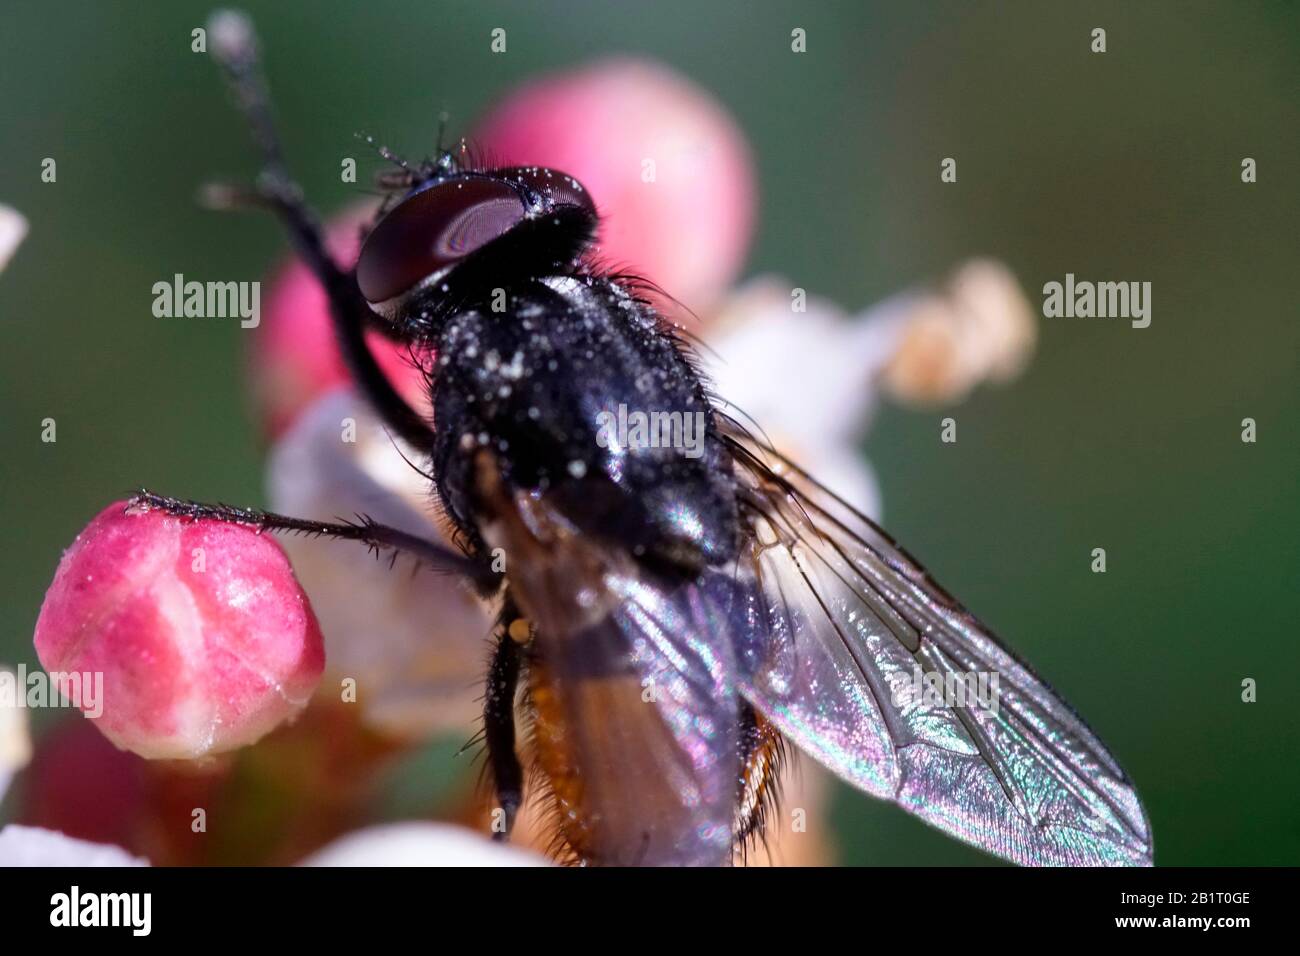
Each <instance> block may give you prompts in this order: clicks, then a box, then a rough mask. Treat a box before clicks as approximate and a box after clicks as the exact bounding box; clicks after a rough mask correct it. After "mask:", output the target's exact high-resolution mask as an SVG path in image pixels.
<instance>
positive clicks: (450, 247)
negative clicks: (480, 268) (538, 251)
mask: <svg viewBox="0 0 1300 956" xmlns="http://www.w3.org/2000/svg"><path fill="white" fill-rule="evenodd" d="M527 214H528V211H527V209H526V208H525V207H524V204H523V201H522V199H521V198H520V195H519V190H518V189H517V188H516V187H515V186H512V185H510V184H509V183H508V182H505V181H503V180H499V179H489V178H487V177H482V176H475V177H463V178H462V177H456V178H453V179H445V180H442V181H440V182H438V183H435V184H434V185H432V186H429V187H427V188H425V189H421V190H419V191H417V192H415V193H412V194H411V195H410V196H408V197H407V198H406V199H404V200H402V202H401V203H399V204H398V205H397V206H396V208H394V209H393V210H392V211H391V212H390V213H389V214H388V215H387V216H385V217H384V218H383V219H382V220H380V222H379V224H378V225H376V226H375V228H374V229H373V230H371V232H370V235H369V236H367V237H366V241H365V244H364V245H363V246H362V247H361V256H360V258H359V259H358V260H357V284H358V285H359V286H360V287H361V294H362V295H364V296H365V297H366V301H367V302H369V303H370V304H371V305H375V306H379V305H381V304H383V303H386V302H388V301H389V300H392V299H396V298H398V297H399V296H403V295H405V294H406V293H408V292H410V291H411V290H413V289H414V288H415V287H416V286H418V285H420V283H422V282H424V281H425V280H426V279H429V278H431V277H434V276H436V275H438V274H439V273H441V272H444V271H445V270H447V269H449V268H451V267H452V266H454V265H456V263H458V262H460V261H461V260H462V259H464V258H465V257H466V256H468V255H469V254H470V253H472V252H474V251H475V250H477V249H479V248H481V247H482V246H484V245H486V244H487V243H489V242H491V241H492V240H493V239H496V238H498V237H500V236H503V235H505V234H506V233H507V232H509V231H510V230H511V229H512V228H514V227H515V226H516V225H518V224H519V222H520V221H522V220H523V219H524V218H525V217H526V216H527Z"/></svg>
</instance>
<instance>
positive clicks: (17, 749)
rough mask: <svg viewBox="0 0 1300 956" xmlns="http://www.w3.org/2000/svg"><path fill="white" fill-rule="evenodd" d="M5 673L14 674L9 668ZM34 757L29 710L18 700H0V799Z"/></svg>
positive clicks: (5, 669)
mask: <svg viewBox="0 0 1300 956" xmlns="http://www.w3.org/2000/svg"><path fill="white" fill-rule="evenodd" d="M2 670H4V672H5V673H9V674H12V671H10V670H8V668H3V669H2ZM31 759H32V741H31V738H30V737H29V736H28V733H27V710H26V708H23V707H18V706H17V705H16V701H5V700H0V800H3V799H4V795H5V792H6V791H7V790H8V789H9V783H10V781H11V780H13V775H14V774H15V773H16V772H17V771H19V770H21V769H22V768H23V767H25V766H26V765H27V761H29V760H31Z"/></svg>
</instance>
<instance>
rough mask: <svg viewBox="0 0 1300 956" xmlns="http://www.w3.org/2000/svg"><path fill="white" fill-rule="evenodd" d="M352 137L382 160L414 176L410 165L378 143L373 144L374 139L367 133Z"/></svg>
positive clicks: (355, 134) (356, 134)
mask: <svg viewBox="0 0 1300 956" xmlns="http://www.w3.org/2000/svg"><path fill="white" fill-rule="evenodd" d="M353 135H354V136H356V138H357V139H359V140H361V141H362V142H363V143H365V144H366V145H367V146H369V147H370V148H371V149H373V150H374V151H375V152H376V153H378V154H379V155H380V156H382V157H383V158H384V159H386V160H388V161H389V162H390V163H392V164H393V165H395V166H399V167H401V168H402V169H404V170H406V171H407V172H408V173H412V174H414V171H413V170H412V169H411V164H410V163H408V162H407V161H406V160H404V159H402V157H400V156H398V155H397V154H396V153H394V152H393V151H392V150H391V149H389V148H388V147H387V146H381V145H379V143H377V142H375V138H374V137H373V136H371V135H370V134H369V133H354V134H353Z"/></svg>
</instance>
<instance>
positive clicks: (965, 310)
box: [882, 260, 1038, 404]
mask: <svg viewBox="0 0 1300 956" xmlns="http://www.w3.org/2000/svg"><path fill="white" fill-rule="evenodd" d="M1037 332H1038V328H1037V324H1036V323H1035V321H1034V314H1033V311H1032V309H1031V307H1030V305H1029V301H1028V300H1027V299H1026V298H1025V295H1024V292H1023V291H1021V289H1020V285H1019V284H1018V283H1017V282H1016V279H1015V277H1014V276H1013V275H1012V274H1011V273H1010V272H1009V271H1008V270H1007V269H1006V267H1004V266H1002V265H1001V264H1000V263H997V262H993V261H990V260H975V261H972V262H969V263H967V264H965V265H964V266H962V267H961V268H960V269H959V270H958V271H957V272H956V273H955V274H954V275H953V277H952V279H951V280H950V282H949V283H948V286H947V289H946V290H945V291H944V292H942V293H932V294H922V295H918V296H916V297H915V298H913V299H912V301H911V304H910V308H909V310H908V314H907V318H906V320H905V325H904V328H903V329H902V330H901V332H900V338H899V344H898V347H897V350H896V352H895V353H894V355H893V356H892V358H891V359H890V360H889V362H888V363H887V364H886V366H885V368H884V370H883V374H882V384H883V386H884V387H885V389H887V390H888V391H889V392H890V394H891V395H892V396H893V397H894V398H896V399H898V400H900V401H904V402H911V403H917V404H937V403H940V402H951V401H958V400H960V399H962V398H964V397H965V395H966V394H967V393H968V392H969V391H970V390H971V389H972V388H974V387H975V386H976V385H977V384H979V383H980V382H984V381H991V382H1005V381H1008V380H1010V379H1011V378H1014V377H1015V376H1016V375H1018V374H1019V373H1020V371H1021V370H1022V369H1023V368H1024V366H1025V364H1026V363H1027V362H1028V361H1029V356H1030V355H1031V354H1032V353H1033V349H1034V343H1035V340H1036V338H1037Z"/></svg>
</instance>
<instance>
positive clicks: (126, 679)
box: [35, 502, 325, 758]
mask: <svg viewBox="0 0 1300 956" xmlns="http://www.w3.org/2000/svg"><path fill="white" fill-rule="evenodd" d="M35 644H36V653H37V655H38V656H39V657H40V660H41V664H42V665H43V666H44V667H45V669H46V670H47V671H48V672H50V673H51V674H52V675H72V674H76V675H80V681H81V684H82V685H83V686H98V687H99V688H100V689H101V691H102V697H101V699H99V700H97V701H94V702H93V708H94V709H92V707H91V706H90V704H91V703H92V702H91V701H90V700H89V697H90V695H88V694H83V700H82V701H81V702H80V706H81V707H82V710H83V711H85V712H87V714H88V715H90V716H93V713H94V710H101V711H102V712H101V713H100V715H99V716H98V717H96V718H95V724H96V726H98V727H99V729H100V730H101V731H102V732H103V733H104V735H105V736H107V737H108V738H109V739H110V740H111V741H113V742H114V743H115V744H117V745H118V746H119V747H122V748H124V749H127V750H131V751H134V752H135V753H137V754H140V755H141V756H143V757H150V758H168V757H180V758H186V757H191V758H192V757H198V756H202V755H204V754H209V753H220V752H222V751H226V750H233V749H236V748H238V747H242V746H245V745H247V744H250V743H253V742H254V741H256V740H257V739H258V738H260V737H262V736H263V735H264V734H266V733H267V732H268V731H270V730H272V729H273V728H274V727H276V726H277V725H278V724H280V723H282V722H283V721H285V720H287V719H289V718H291V717H293V716H294V715H296V714H297V713H298V711H299V710H301V709H302V707H303V706H304V705H305V704H306V703H307V700H308V698H309V697H310V696H311V694H312V691H313V690H314V689H315V687H316V684H317V683H318V682H319V680H320V675H321V671H322V670H323V668H324V663H325V659H324V651H323V649H322V647H323V646H322V641H321V633H320V628H319V626H318V625H317V623H316V617H315V615H314V614H313V612H312V609H311V605H310V603H309V602H308V600H307V596H306V594H304V593H303V590H302V588H301V587H300V586H299V585H298V582H297V579H296V578H295V577H294V574H293V569H292V568H291V567H290V565H289V561H288V558H286V557H285V554H284V551H283V550H281V548H280V546H279V545H278V544H277V543H276V542H275V541H274V540H273V539H272V538H271V537H270V536H269V535H260V534H258V533H257V532H256V531H255V530H253V529H251V528H247V527H243V526H240V525H234V524H227V523H224V522H220V521H213V520H199V521H194V520H189V519H181V518H176V517H172V516H170V515H168V514H166V513H164V512H162V511H140V510H138V509H131V510H130V511H128V510H127V509H126V505H125V503H124V502H117V503H115V504H113V505H110V506H109V507H108V508H106V509H104V511H102V512H100V513H99V515H98V516H96V517H95V519H94V520H93V521H91V523H90V524H89V525H88V526H87V527H86V529H85V530H84V531H82V532H81V534H80V535H78V536H77V540H76V541H74V542H73V544H72V547H71V548H69V549H68V550H67V551H66V552H65V553H64V555H63V560H62V561H61V562H60V563H59V568H58V570H57V571H56V572H55V575H54V582H53V583H52V584H51V585H50V588H49V590H48V591H47V592H46V595H45V603H44V604H43V605H42V606H41V613H40V617H39V618H38V620H37V622H36V638H35ZM96 675H100V676H98V677H96ZM99 681H102V683H99V684H98V685H96V682H99Z"/></svg>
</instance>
